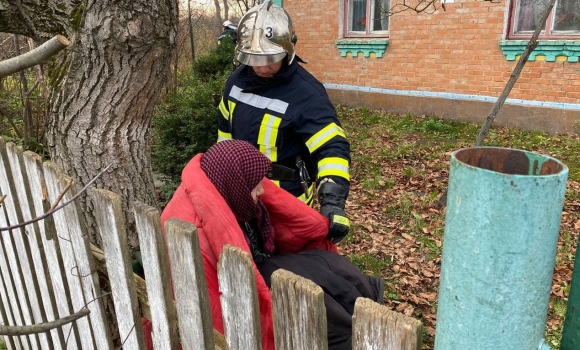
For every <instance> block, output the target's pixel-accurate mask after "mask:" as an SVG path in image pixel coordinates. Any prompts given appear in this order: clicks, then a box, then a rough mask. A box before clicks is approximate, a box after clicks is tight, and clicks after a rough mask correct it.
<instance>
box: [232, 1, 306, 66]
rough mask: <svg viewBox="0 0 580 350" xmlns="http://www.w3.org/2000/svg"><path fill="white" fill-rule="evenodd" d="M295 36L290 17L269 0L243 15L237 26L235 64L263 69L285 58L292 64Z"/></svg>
mask: <svg viewBox="0 0 580 350" xmlns="http://www.w3.org/2000/svg"><path fill="white" fill-rule="evenodd" d="M295 44H296V34H295V32H294V26H293V25H292V19H291V18H290V15H288V13H287V12H286V11H285V10H284V9H283V8H281V7H280V6H277V5H274V4H273V3H272V2H271V1H270V0H267V1H265V2H264V3H262V4H260V5H257V6H254V7H252V8H251V9H249V10H248V12H246V14H245V15H244V17H242V19H241V20H240V22H239V24H238V43H237V45H236V61H238V62H240V63H242V64H245V65H248V66H266V65H269V64H272V63H276V62H278V61H280V60H282V59H283V58H284V57H287V59H288V63H289V64H290V63H292V61H293V60H294V56H295V53H294V45H295Z"/></svg>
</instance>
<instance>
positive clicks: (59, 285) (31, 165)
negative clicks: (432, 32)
mask: <svg viewBox="0 0 580 350" xmlns="http://www.w3.org/2000/svg"><path fill="white" fill-rule="evenodd" d="M24 167H25V169H26V174H27V176H28V183H29V185H30V192H31V194H32V202H33V203H34V205H33V207H34V213H33V215H34V217H40V216H42V215H43V214H44V213H46V212H48V211H49V210H50V206H51V204H50V203H49V199H48V190H47V187H46V182H45V178H44V167H43V165H42V158H41V157H40V156H39V155H38V154H36V153H33V152H29V151H26V152H24ZM38 229H39V232H40V235H39V237H37V240H38V239H39V240H40V243H39V245H40V246H41V247H42V249H43V254H41V256H42V259H46V267H47V271H46V272H45V273H46V274H47V275H48V276H49V277H50V280H51V282H52V290H53V293H54V295H55V296H59V298H58V303H56V308H55V309H54V310H55V318H54V320H56V319H57V318H62V317H66V316H69V315H71V314H73V313H74V311H73V308H72V301H71V296H70V291H69V289H68V284H67V283H66V279H65V273H64V268H63V262H62V257H61V255H60V247H59V243H58V242H59V240H58V239H55V238H56V228H55V225H54V218H53V217H52V216H49V217H47V218H45V219H43V220H42V221H40V222H39V223H38ZM55 299H56V298H55ZM56 316H58V317H56ZM51 321H52V320H51ZM60 333H62V334H63V337H64V341H63V349H67V350H77V349H80V347H81V346H80V343H79V341H80V338H79V334H78V329H77V327H76V323H75V322H71V323H68V324H66V325H64V326H63V327H61V328H60V329H59V334H60ZM59 337H60V335H59Z"/></svg>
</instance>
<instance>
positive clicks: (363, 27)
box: [344, 0, 580, 37]
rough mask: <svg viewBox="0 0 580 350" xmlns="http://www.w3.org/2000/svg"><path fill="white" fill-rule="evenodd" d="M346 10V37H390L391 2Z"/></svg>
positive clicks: (356, 1)
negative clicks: (389, 13)
mask: <svg viewBox="0 0 580 350" xmlns="http://www.w3.org/2000/svg"><path fill="white" fill-rule="evenodd" d="M578 1H580V0H578ZM345 9H348V11H345V12H346V13H345V22H346V25H345V26H344V28H345V33H344V36H345V37H358V36H363V37H369V36H378V37H387V36H388V34H389V32H388V31H389V16H388V15H387V13H388V11H389V0H345Z"/></svg>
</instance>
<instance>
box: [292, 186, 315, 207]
mask: <svg viewBox="0 0 580 350" xmlns="http://www.w3.org/2000/svg"><path fill="white" fill-rule="evenodd" d="M308 192H310V196H309V197H308V198H306V193H302V194H301V195H300V196H298V197H296V198H298V199H299V200H300V201H302V202H304V203H306V204H308V205H309V206H312V204H313V202H314V201H313V199H314V184H312V185H310V187H308Z"/></svg>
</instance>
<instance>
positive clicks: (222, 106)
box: [218, 97, 230, 121]
mask: <svg viewBox="0 0 580 350" xmlns="http://www.w3.org/2000/svg"><path fill="white" fill-rule="evenodd" d="M218 108H219V110H220V112H221V114H222V117H224V119H225V120H228V121H229V120H230V112H228V110H227V109H226V105H225V103H224V99H223V97H222V100H221V101H220V104H219V107H218Z"/></svg>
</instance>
